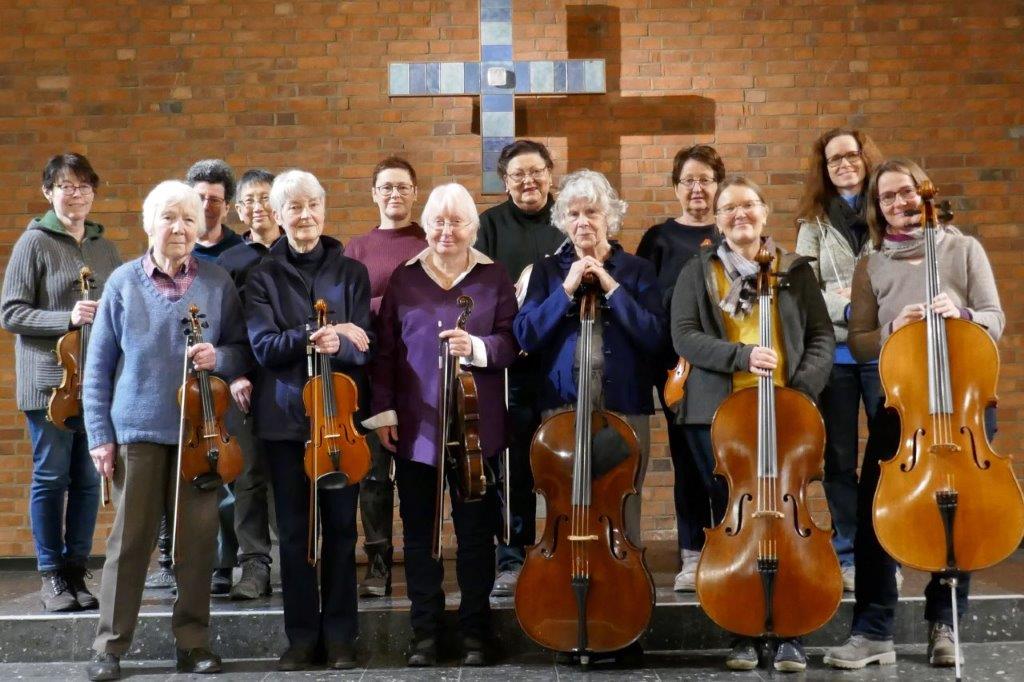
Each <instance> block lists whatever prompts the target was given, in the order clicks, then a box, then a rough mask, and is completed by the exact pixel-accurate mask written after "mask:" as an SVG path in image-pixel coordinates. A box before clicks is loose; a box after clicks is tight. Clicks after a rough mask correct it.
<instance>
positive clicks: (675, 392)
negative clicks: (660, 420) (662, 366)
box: [661, 357, 690, 412]
mask: <svg viewBox="0 0 1024 682" xmlns="http://www.w3.org/2000/svg"><path fill="white" fill-rule="evenodd" d="M667 374H668V376H667V377H666V379H665V387H664V388H663V389H662V393H661V395H662V398H664V400H665V407H667V408H668V409H669V411H671V412H675V411H676V410H678V409H679V408H680V407H681V406H682V404H683V400H685V399H686V380H687V379H689V378H690V363H689V362H688V361H687V360H686V358H682V357H681V358H679V362H677V363H676V366H675V367H673V368H672V369H670V370H668V372H667Z"/></svg>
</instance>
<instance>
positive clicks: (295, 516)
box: [263, 440, 359, 646]
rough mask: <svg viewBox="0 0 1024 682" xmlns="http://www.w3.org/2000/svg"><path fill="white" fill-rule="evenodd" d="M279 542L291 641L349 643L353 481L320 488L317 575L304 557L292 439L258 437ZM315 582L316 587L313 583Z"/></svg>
mask: <svg viewBox="0 0 1024 682" xmlns="http://www.w3.org/2000/svg"><path fill="white" fill-rule="evenodd" d="M263 447H264V452H265V453H266V462H267V470H268V471H269V473H270V480H271V488H272V490H273V492H274V504H275V505H276V508H277V525H278V532H279V539H280V543H281V588H282V591H283V593H284V631H285V634H286V635H287V636H288V641H289V643H290V644H292V645H299V646H317V645H318V644H323V645H326V646H331V645H333V644H351V643H352V642H353V641H354V640H355V638H356V636H357V635H358V633H359V620H358V614H357V604H356V504H357V501H358V495H359V486H355V485H350V486H348V487H347V488H343V489H341V490H329V491H328V490H325V491H321V492H320V500H319V506H320V524H321V533H322V537H323V543H322V549H321V555H320V556H321V559H320V579H319V581H318V580H317V570H316V568H315V567H313V566H310V565H309V562H308V560H307V549H308V547H307V542H308V536H307V533H308V532H309V485H310V483H309V479H308V478H306V473H305V471H304V470H303V468H302V458H303V454H304V450H305V446H304V444H303V443H301V442H298V441H274V440H267V441H264V442H263ZM318 584H319V588H318Z"/></svg>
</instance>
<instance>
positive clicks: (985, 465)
mask: <svg viewBox="0 0 1024 682" xmlns="http://www.w3.org/2000/svg"><path fill="white" fill-rule="evenodd" d="M960 433H965V434H967V437H968V438H970V439H971V459H973V460H974V466H976V467H978V468H979V469H981V470H982V471H986V470H988V469H990V468H991V467H992V460H990V459H986V460H984V461H982V460H981V459H979V457H978V448H977V446H976V443H975V441H974V431H973V430H972V429H971V427H969V426H961V427H960Z"/></svg>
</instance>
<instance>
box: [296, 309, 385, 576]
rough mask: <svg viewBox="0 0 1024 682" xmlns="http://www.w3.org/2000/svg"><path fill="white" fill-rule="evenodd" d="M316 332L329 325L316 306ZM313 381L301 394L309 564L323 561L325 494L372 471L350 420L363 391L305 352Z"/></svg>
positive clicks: (366, 449) (310, 350) (321, 356)
mask: <svg viewBox="0 0 1024 682" xmlns="http://www.w3.org/2000/svg"><path fill="white" fill-rule="evenodd" d="M313 309H314V311H315V312H316V320H317V329H322V328H324V327H326V326H327V325H329V324H330V323H329V322H328V321H327V313H328V310H327V302H326V301H324V300H323V299H319V300H317V302H316V303H315V304H314V306H313ZM306 361H307V364H306V366H307V370H308V373H309V380H308V381H307V382H306V385H305V386H304V387H303V389H302V404H303V405H304V406H305V407H306V415H307V416H309V429H310V432H309V440H308V441H306V454H305V457H304V459H303V466H304V468H305V470H306V476H307V477H308V478H309V481H310V487H309V501H310V505H309V555H308V557H307V558H308V559H309V562H310V563H311V564H314V565H315V564H316V563H317V562H318V561H319V558H320V551H319V549H320V548H319V543H318V539H319V536H320V515H319V513H317V505H318V503H319V499H320V498H319V493H320V491H321V490H340V489H341V488H344V487H346V486H349V485H352V484H354V483H358V482H359V481H360V480H362V478H363V477H364V476H366V474H367V473H368V472H369V471H370V448H369V446H368V445H367V444H366V438H365V437H364V436H363V435H362V434H360V433H359V432H358V431H357V430H356V426H355V422H354V420H353V418H352V415H353V414H355V412H356V411H357V410H358V409H359V389H358V388H357V387H356V384H355V382H354V381H352V378H351V377H349V376H348V375H347V374H343V373H341V372H333V371H331V359H330V357H329V356H327V355H325V354H323V353H318V352H315V350H314V348H313V345H312V344H308V345H307V346H306Z"/></svg>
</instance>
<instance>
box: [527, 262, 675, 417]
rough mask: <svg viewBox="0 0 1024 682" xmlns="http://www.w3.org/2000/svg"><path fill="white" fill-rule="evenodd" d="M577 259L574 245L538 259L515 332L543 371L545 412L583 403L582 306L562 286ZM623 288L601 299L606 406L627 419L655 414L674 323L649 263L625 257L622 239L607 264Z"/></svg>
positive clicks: (606, 267) (541, 403)
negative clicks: (577, 364)
mask: <svg viewBox="0 0 1024 682" xmlns="http://www.w3.org/2000/svg"><path fill="white" fill-rule="evenodd" d="M575 260H576V251H575V249H574V248H573V246H572V244H565V245H564V246H562V248H560V249H559V250H558V252H557V253H555V254H554V255H553V256H548V257H547V258H544V259H542V260H539V261H537V262H536V263H535V264H534V266H533V274H532V275H531V276H530V285H529V287H528V289H527V292H526V300H525V301H524V302H523V306H522V308H520V310H519V314H518V315H516V319H515V323H514V325H513V329H514V331H515V334H516V339H517V340H518V341H519V345H520V346H521V347H522V349H523V350H524V351H526V352H527V353H529V354H531V355H536V356H537V357H538V359H539V362H540V364H541V366H542V367H543V369H544V385H543V386H542V387H541V395H540V405H539V406H538V407H540V409H545V410H546V409H551V408H555V407H561V406H563V405H567V404H572V403H575V401H576V378H575V377H574V372H573V363H574V359H575V355H576V343H577V340H578V339H579V334H580V319H579V304H578V302H577V301H572V300H570V299H569V297H568V296H566V295H565V290H564V289H562V282H564V281H565V276H566V275H567V274H568V272H569V268H570V267H572V264H573V262H574V261H575ZM605 269H606V270H607V271H608V274H609V275H611V276H612V278H613V279H615V281H616V282H618V283H619V287H618V288H617V289H616V290H615V291H614V292H613V293H612V295H611V296H610V297H609V298H607V299H605V298H604V297H602V299H601V304H600V305H601V313H600V315H601V323H602V339H603V349H604V355H605V365H604V406H605V407H606V408H607V409H609V410H613V411H615V412H621V413H623V414H652V413H653V412H654V401H653V400H652V391H651V389H652V388H653V387H654V384H655V380H656V378H657V379H660V378H661V377H660V376H657V377H656V375H657V374H659V372H658V370H659V369H660V368H659V367H658V365H657V363H656V362H654V361H652V358H656V357H658V356H659V355H660V354H663V353H664V352H665V346H666V345H667V344H668V322H667V319H666V315H665V309H664V306H663V305H662V303H661V289H660V287H659V286H658V278H657V277H656V275H655V274H654V266H653V265H651V263H650V261H647V260H644V259H642V258H637V257H636V256H633V255H630V254H628V253H626V252H625V251H624V250H623V249H622V246H620V245H619V244H618V242H612V252H611V254H610V255H609V257H608V260H607V261H606V262H605Z"/></svg>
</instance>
